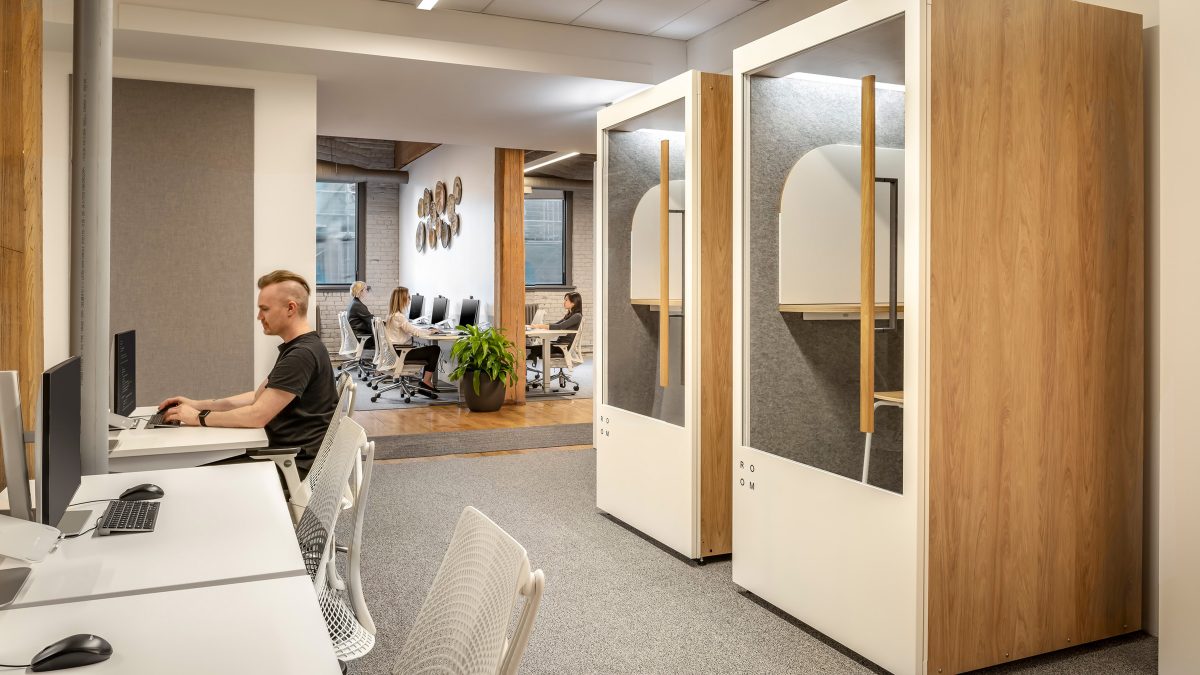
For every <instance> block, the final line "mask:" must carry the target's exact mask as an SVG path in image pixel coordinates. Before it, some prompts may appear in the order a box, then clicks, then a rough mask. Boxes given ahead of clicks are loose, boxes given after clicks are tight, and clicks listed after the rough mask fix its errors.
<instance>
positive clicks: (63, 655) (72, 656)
mask: <svg viewBox="0 0 1200 675" xmlns="http://www.w3.org/2000/svg"><path fill="white" fill-rule="evenodd" d="M112 653H113V649H112V645H110V644H108V640H105V639H104V638H102V637H100V636H98V635H88V634H87V633H80V634H79V635H72V636H71V637H66V638H63V639H61V640H59V641H58V642H55V643H54V644H52V645H50V646H49V647H46V648H45V649H43V650H42V651H40V652H38V654H37V656H35V657H33V662H32V663H30V664H29V669H30V670H32V671H33V672H35V673H40V672H42V671H46V670H62V669H63V668H76V667H78V666H86V665H90V664H93V663H99V662H101V661H107V660H108V657H110V656H112Z"/></svg>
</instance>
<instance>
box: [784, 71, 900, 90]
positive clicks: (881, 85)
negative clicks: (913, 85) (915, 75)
mask: <svg viewBox="0 0 1200 675" xmlns="http://www.w3.org/2000/svg"><path fill="white" fill-rule="evenodd" d="M784 77H788V78H791V79H793V80H807V81H809V82H823V83H825V84H845V85H854V86H855V87H861V86H862V80H855V79H853V78H849V77H834V76H832V75H818V74H816V73H791V74H789V75H784ZM875 88H876V89H889V90H891V91H904V85H902V84H889V83H887V82H876V83H875Z"/></svg>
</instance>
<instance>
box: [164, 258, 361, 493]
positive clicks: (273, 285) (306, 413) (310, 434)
mask: <svg viewBox="0 0 1200 675" xmlns="http://www.w3.org/2000/svg"><path fill="white" fill-rule="evenodd" d="M258 288H259V291H258V321H259V323H261V324H262V328H263V333H264V334H266V335H276V336H278V337H279V338H280V339H281V340H283V344H281V345H279V357H278V358H277V359H276V361H275V367H274V368H272V369H271V373H270V374H269V375H267V379H266V380H264V381H263V383H262V384H260V385H259V386H258V389H256V390H254V391H248V392H245V393H242V394H237V395H234V396H229V397H227V398H221V399H209V400H203V401H197V400H193V399H190V398H187V397H185V396H172V397H170V398H168V399H166V400H164V401H163V402H162V403H161V404H159V406H158V407H159V408H160V409H161V408H167V410H166V411H165V418H166V421H167V422H175V421H178V422H179V423H180V424H183V425H187V426H206V427H238V428H258V427H261V428H264V429H265V430H266V432H267V441H268V442H269V443H270V446H271V447H274V448H302V449H303V450H302V452H301V453H300V454H299V455H297V457H296V460H297V462H296V463H297V465H299V466H300V467H301V468H303V469H305V470H307V468H308V466H309V465H310V464H311V463H312V458H313V457H314V456H315V455H316V452H317V450H318V449H319V448H320V447H321V439H322V438H323V437H324V435H325V431H326V430H327V429H328V428H329V422H330V420H331V419H332V418H333V410H334V408H335V407H337V400H338V397H337V388H336V387H335V385H334V377H333V365H332V362H331V361H330V358H329V352H328V350H326V349H325V345H324V343H322V342H321V338H320V336H318V335H317V332H316V331H314V330H313V329H312V326H310V325H309V323H308V300H309V295H310V291H309V286H308V282H307V281H305V280H304V277H302V276H300V275H299V274H296V273H295V272H289V271H286V270H276V271H274V272H271V273H270V274H267V275H265V276H263V277H262V278H260V279H259V280H258Z"/></svg>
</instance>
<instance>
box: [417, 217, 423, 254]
mask: <svg viewBox="0 0 1200 675" xmlns="http://www.w3.org/2000/svg"><path fill="white" fill-rule="evenodd" d="M424 250H425V223H417V253H420V252H422V251H424Z"/></svg>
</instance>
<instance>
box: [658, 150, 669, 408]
mask: <svg viewBox="0 0 1200 675" xmlns="http://www.w3.org/2000/svg"><path fill="white" fill-rule="evenodd" d="M658 173H659V180H660V183H659V185H660V188H659V192H658V204H659V206H658V218H659V223H658V373H659V375H658V384H659V386H661V387H666V386H667V384H668V383H669V382H670V376H669V374H668V369H669V368H670V363H671V355H670V352H671V340H670V337H669V336H668V331H669V330H670V325H671V323H670V322H671V269H670V266H671V143H670V141H668V140H667V139H665V138H664V139H663V141H662V143H661V144H660V154H659V162H658Z"/></svg>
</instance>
